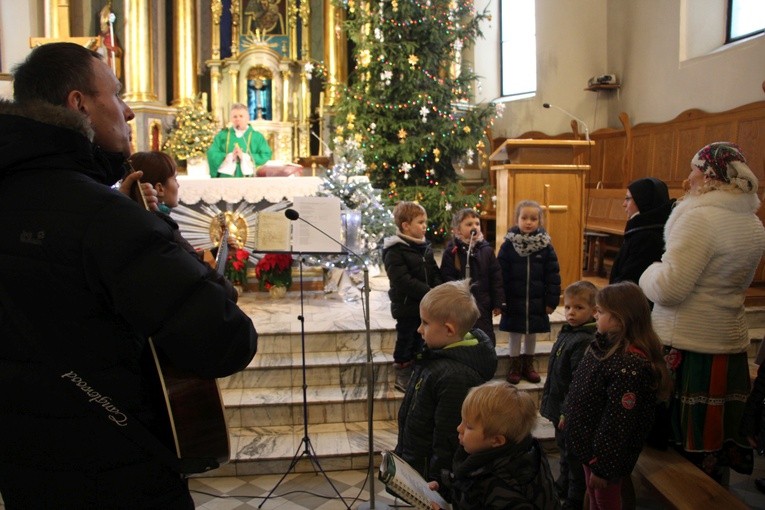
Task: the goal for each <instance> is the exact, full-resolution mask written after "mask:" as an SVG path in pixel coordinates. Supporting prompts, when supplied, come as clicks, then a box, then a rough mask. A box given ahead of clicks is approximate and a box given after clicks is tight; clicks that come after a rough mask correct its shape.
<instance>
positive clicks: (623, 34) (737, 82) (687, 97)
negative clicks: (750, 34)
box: [609, 0, 765, 125]
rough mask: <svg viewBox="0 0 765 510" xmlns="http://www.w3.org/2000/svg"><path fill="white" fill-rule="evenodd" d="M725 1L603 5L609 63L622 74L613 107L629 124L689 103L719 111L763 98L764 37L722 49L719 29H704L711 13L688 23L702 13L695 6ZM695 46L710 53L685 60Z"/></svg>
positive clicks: (719, 6)
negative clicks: (616, 105) (624, 114)
mask: <svg viewBox="0 0 765 510" xmlns="http://www.w3.org/2000/svg"><path fill="white" fill-rule="evenodd" d="M726 1H727V0H705V2H704V4H705V5H699V4H698V3H697V2H696V1H695V0H694V1H689V0H682V1H675V2H666V1H663V0H641V1H640V2H633V1H629V0H611V1H610V2H609V14H610V16H609V17H610V19H609V29H611V31H612V32H613V37H609V63H611V64H612V67H613V69H616V71H615V72H617V73H619V74H620V76H623V77H624V85H623V87H622V91H621V92H622V100H621V104H620V105H619V106H620V110H622V111H625V112H627V113H628V114H629V115H630V118H631V120H632V123H633V124H637V123H640V122H660V121H665V120H669V119H671V118H674V117H675V116H677V115H678V114H680V113H681V112H683V111H685V110H688V109H690V108H699V109H702V110H705V111H708V112H719V111H725V110H729V109H731V108H735V107H736V106H741V105H744V104H748V103H752V102H755V101H762V100H763V99H765V95H763V91H762V82H763V79H765V72H764V71H763V62H765V35H760V36H758V37H756V38H754V39H751V40H749V41H742V42H739V43H736V44H733V45H729V46H728V47H725V48H722V47H721V46H722V43H723V41H724V37H725V33H724V30H723V31H710V30H708V29H707V28H706V26H707V25H708V24H709V16H706V17H704V16H701V18H702V19H703V20H704V22H703V24H702V23H699V25H701V26H699V25H696V24H694V25H693V26H690V23H692V22H693V20H695V19H698V18H699V16H700V14H699V13H698V11H697V9H700V8H706V9H707V11H706V12H710V11H711V12H718V13H720V12H722V13H724V12H725V6H724V4H725V3H726ZM684 9H693V11H691V12H684ZM720 15H724V14H720ZM685 20H688V22H685ZM684 25H685V26H684ZM692 38H696V39H695V40H694V39H692ZM698 38H702V39H701V40H699V39H698ZM703 38H706V40H703ZM699 47H706V48H710V49H711V52H706V54H702V55H699V56H692V55H690V58H687V59H685V60H683V57H684V55H683V53H688V52H693V48H699ZM618 113H619V112H618V111H612V112H611V114H612V116H615V115H618ZM616 125H618V124H616Z"/></svg>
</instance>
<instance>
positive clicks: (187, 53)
mask: <svg viewBox="0 0 765 510" xmlns="http://www.w3.org/2000/svg"><path fill="white" fill-rule="evenodd" d="M173 10H174V16H173V31H174V33H173V48H174V54H173V101H172V103H171V104H172V105H173V106H181V105H188V104H192V103H193V102H194V101H195V100H196V97H197V90H198V89H197V71H196V63H197V31H196V26H197V25H196V23H197V12H196V1H195V0H173ZM205 106H206V105H205Z"/></svg>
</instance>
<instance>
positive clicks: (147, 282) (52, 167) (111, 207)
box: [0, 43, 257, 510]
mask: <svg viewBox="0 0 765 510" xmlns="http://www.w3.org/2000/svg"><path fill="white" fill-rule="evenodd" d="M14 78H15V80H14V102H8V101H0V215H2V217H3V218H5V221H3V222H2V223H0V294H2V295H4V296H5V298H3V299H2V300H0V303H1V304H0V339H1V341H0V384H1V385H2V387H3V388H4V390H3V391H2V393H0V493H1V494H2V497H3V500H4V503H5V505H6V508H8V509H9V510H12V509H14V508H59V509H62V508H79V509H83V508H165V509H175V508H179V509H180V508H183V509H190V508H193V501H192V499H191V496H190V494H189V491H188V488H187V486H186V483H185V480H184V479H183V477H182V476H181V475H180V474H179V473H178V472H176V471H174V470H173V469H172V468H171V467H170V465H169V463H165V462H163V461H162V460H160V456H159V455H158V454H156V453H154V452H153V451H152V450H151V449H150V448H149V447H147V445H146V444H141V442H140V441H133V440H131V439H128V437H127V436H126V435H125V434H123V433H122V432H121V431H120V430H119V427H118V426H116V425H115V423H114V422H115V421H116V422H119V421H120V419H118V418H116V417H117V416H121V415H118V413H117V412H116V411H115V410H117V411H119V412H124V413H125V415H127V416H128V417H129V418H128V419H130V420H132V418H135V419H137V420H138V421H140V423H141V424H142V425H143V426H144V427H145V428H146V429H148V430H149V431H151V432H154V433H156V434H160V433H161V432H162V425H163V422H162V415H163V413H164V409H163V401H162V398H161V395H160V394H159V393H157V392H158V391H159V388H158V386H157V382H158V381H157V378H156V374H152V369H153V359H152V356H151V350H150V347H149V338H151V339H152V340H153V343H154V345H155V347H156V349H157V350H158V351H159V352H160V353H161V354H162V355H164V356H165V357H166V358H167V359H168V360H169V361H170V363H172V364H173V365H174V366H175V367H177V368H179V369H183V370H185V371H188V372H191V373H193V374H196V375H198V376H201V377H204V378H213V377H223V376H227V375H229V374H232V373H234V372H236V371H239V370H241V369H243V368H244V367H246V366H247V364H248V363H249V362H250V360H251V359H252V357H253V355H254V354H255V351H256V348H257V333H256V331H255V328H254V327H253V325H252V322H251V321H250V319H249V318H248V317H247V316H246V315H245V314H244V313H243V312H242V311H241V310H240V309H239V308H238V307H237V306H236V305H235V304H234V303H233V302H232V301H230V300H229V299H227V297H226V294H225V290H224V289H223V287H222V286H221V285H220V284H218V283H215V282H214V281H212V280H211V279H210V278H209V273H208V271H207V270H206V268H205V267H204V266H203V265H202V264H200V263H199V261H198V260H195V259H194V257H192V255H191V254H189V253H187V252H186V251H185V250H184V249H183V248H182V247H180V246H178V245H177V244H176V243H175V242H174V241H173V233H172V231H171V229H170V228H169V227H168V225H167V224H165V223H164V222H163V221H162V220H160V219H158V218H157V217H155V215H154V214H152V213H150V212H147V211H146V210H144V209H143V208H142V207H140V206H139V205H138V204H137V203H135V202H134V201H132V200H130V199H129V198H128V197H127V196H125V195H124V194H122V193H120V192H118V191H116V190H114V189H112V188H111V186H112V185H113V184H115V183H116V182H117V181H118V180H119V179H120V178H122V177H123V174H124V162H125V159H126V157H127V156H128V155H129V154H130V128H129V126H128V124H127V122H128V121H129V120H130V119H132V118H133V112H132V111H131V109H130V108H129V107H128V106H127V105H126V104H125V103H124V102H123V101H122V99H121V98H120V84H119V81H117V79H116V77H115V76H114V74H113V73H112V72H111V70H110V68H109V67H108V66H107V65H106V63H104V62H103V61H102V60H101V57H100V56H99V55H98V54H97V53H95V52H92V51H90V50H87V49H85V48H83V47H80V46H78V45H75V44H70V43H54V44H49V45H44V46H40V47H38V48H36V49H35V50H33V51H32V53H31V54H30V55H29V56H28V57H27V59H26V60H25V61H24V62H23V63H22V64H21V65H19V66H18V67H17V68H16V70H15V73H14ZM58 367H65V369H66V370H70V371H71V373H77V374H79V375H78V377H79V378H80V379H78V380H77V381H75V380H74V378H73V377H71V378H65V377H62V373H59V372H57V368H58ZM85 374H87V385H85V380H86V377H85ZM78 381H79V382H80V383H81V384H79V385H78V388H79V389H82V390H83V391H84V388H85V386H87V388H85V389H88V391H89V393H88V396H91V395H92V400H88V399H83V400H84V401H85V404H83V403H82V402H78V398H79V397H78V396H77V393H76V392H72V391H71V390H70V388H68V387H67V385H68V384H72V383H73V382H78ZM96 395H100V397H99V400H97V401H96V398H97V397H96ZM158 396H159V398H158ZM94 401H96V403H99V404H100V406H95V407H96V410H95V412H94V411H93V410H91V409H90V408H89V405H88V404H93V402H94ZM90 407H93V406H92V405H91V406H90ZM41 487H42V489H41Z"/></svg>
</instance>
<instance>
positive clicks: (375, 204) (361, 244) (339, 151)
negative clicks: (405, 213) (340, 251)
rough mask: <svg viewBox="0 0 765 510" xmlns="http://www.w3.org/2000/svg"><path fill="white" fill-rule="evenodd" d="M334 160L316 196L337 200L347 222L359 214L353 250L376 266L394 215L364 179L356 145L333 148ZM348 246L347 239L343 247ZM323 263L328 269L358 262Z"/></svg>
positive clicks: (342, 259)
mask: <svg viewBox="0 0 765 510" xmlns="http://www.w3.org/2000/svg"><path fill="white" fill-rule="evenodd" d="M334 159H335V162H336V163H335V165H334V166H333V167H332V168H330V169H328V170H327V173H326V176H325V177H324V179H323V182H322V184H321V189H320V190H319V193H318V195H319V196H335V197H338V198H339V199H340V201H341V202H342V204H343V209H344V210H345V212H346V218H348V217H349V215H348V214H349V213H350V212H353V211H355V212H357V213H360V214H361V221H360V224H359V228H358V235H357V238H356V239H355V241H356V243H357V244H356V246H355V248H358V250H359V251H358V252H357V253H358V254H359V255H361V257H363V258H364V261H365V262H366V263H367V264H372V265H379V264H380V262H381V252H380V246H381V244H382V240H383V238H384V237H385V236H388V235H392V234H393V233H394V232H395V230H396V229H395V226H394V225H393V215H392V214H391V211H390V209H388V208H387V207H386V206H385V204H384V203H383V201H382V199H381V195H382V192H381V191H380V190H379V189H375V188H373V187H372V184H371V183H370V182H369V179H368V178H367V176H366V170H367V168H366V165H365V164H364V159H363V155H362V153H361V150H360V148H359V145H358V143H356V142H355V141H354V140H346V141H345V142H343V143H342V144H339V145H336V146H335V151H334ZM346 222H347V221H346ZM350 242H351V240H348V239H346V243H350ZM354 251H355V250H354ZM322 262H323V263H324V264H325V265H329V266H340V267H344V266H346V265H354V263H358V262H359V261H354V260H353V259H352V258H349V257H346V256H341V257H325V258H324V260H323V261H322Z"/></svg>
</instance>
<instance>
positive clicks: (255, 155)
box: [207, 126, 271, 177]
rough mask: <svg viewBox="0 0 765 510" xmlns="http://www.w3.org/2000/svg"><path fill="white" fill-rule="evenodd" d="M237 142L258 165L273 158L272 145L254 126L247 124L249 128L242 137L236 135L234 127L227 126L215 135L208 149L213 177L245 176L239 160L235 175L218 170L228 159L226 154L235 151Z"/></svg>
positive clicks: (208, 159) (208, 158)
mask: <svg viewBox="0 0 765 510" xmlns="http://www.w3.org/2000/svg"><path fill="white" fill-rule="evenodd" d="M237 144H238V145H239V147H241V148H242V150H243V151H244V152H246V153H247V154H249V155H250V157H251V158H252V161H253V162H254V164H255V166H256V167H257V166H260V165H262V164H263V163H265V162H266V161H268V160H269V159H271V147H269V146H268V142H266V139H265V138H263V135H261V134H260V133H258V132H257V131H255V130H254V129H252V126H247V130H246V131H245V132H244V134H243V135H242V136H241V137H238V136H236V131H234V128H233V127H229V128H225V129H223V130H221V132H220V133H218V134H217V135H215V139H214V140H213V143H212V145H211V146H210V148H209V149H208V150H207V162H208V163H209V165H210V176H211V177H244V174H243V173H242V168H241V166H240V165H239V162H237V163H236V171H235V172H234V175H228V174H225V173H219V172H218V168H219V167H220V165H221V163H223V160H224V159H226V155H227V154H228V153H230V152H233V150H234V147H236V145H237Z"/></svg>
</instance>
